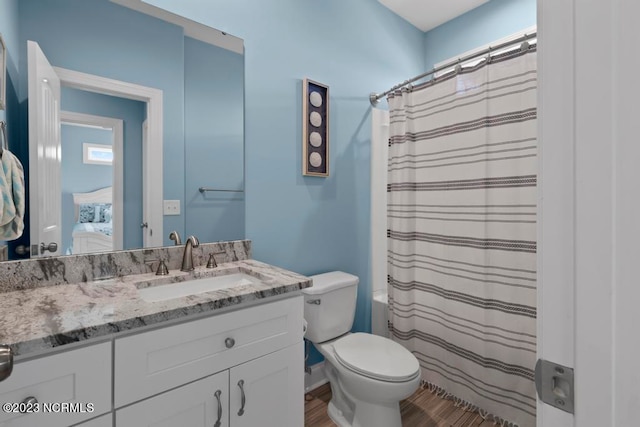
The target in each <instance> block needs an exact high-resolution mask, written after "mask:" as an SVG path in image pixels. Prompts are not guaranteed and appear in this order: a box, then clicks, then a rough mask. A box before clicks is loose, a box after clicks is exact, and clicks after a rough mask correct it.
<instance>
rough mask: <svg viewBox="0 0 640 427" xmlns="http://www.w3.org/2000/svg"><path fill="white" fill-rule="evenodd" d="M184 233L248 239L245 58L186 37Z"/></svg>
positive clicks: (214, 238)
mask: <svg viewBox="0 0 640 427" xmlns="http://www.w3.org/2000/svg"><path fill="white" fill-rule="evenodd" d="M184 67H185V70H184V100H185V102H184V104H185V111H184V125H185V126H184V130H185V138H184V139H185V164H186V168H185V203H186V205H185V235H186V236H188V235H191V234H193V235H195V236H198V238H199V239H200V240H201V241H203V242H215V241H218V240H238V239H243V238H244V236H245V228H244V223H245V204H244V194H243V193H228V192H206V193H200V192H199V191H198V188H200V187H203V186H204V187H212V188H217V189H225V190H242V189H243V180H244V57H243V55H240V54H237V53H234V52H231V51H228V50H225V49H222V48H219V47H216V46H212V45H210V44H207V43H203V42H201V41H198V40H194V39H192V38H189V37H185V46H184Z"/></svg>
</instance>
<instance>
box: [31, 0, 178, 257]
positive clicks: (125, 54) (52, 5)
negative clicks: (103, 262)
mask: <svg viewBox="0 0 640 427" xmlns="http://www.w3.org/2000/svg"><path fill="white" fill-rule="evenodd" d="M19 22H20V29H19V31H20V40H19V43H20V44H19V46H20V67H19V68H20V74H21V75H22V76H24V78H22V79H21V80H20V92H19V93H20V101H21V102H23V103H25V102H24V101H25V100H26V98H27V81H26V75H27V63H26V61H27V55H26V45H27V43H26V42H27V40H34V41H37V42H38V43H39V44H40V47H41V48H42V50H43V52H44V53H45V55H47V57H48V58H49V61H50V62H51V64H52V65H55V66H58V67H63V68H69V69H73V70H77V71H82V72H85V73H90V74H96V75H99V76H103V77H109V78H113V79H118V80H123V81H127V82H131V83H136V84H140V85H144V86H149V87H155V88H158V89H161V90H162V91H163V93H164V152H163V154H164V162H163V163H164V176H165V180H164V198H165V199H176V200H180V202H181V206H184V108H183V105H184V84H183V83H184V66H183V56H184V36H183V30H182V28H180V27H177V26H175V25H172V24H168V23H166V22H164V21H161V20H158V19H155V18H152V17H150V16H147V15H144V14H141V13H137V12H134V11H132V10H130V9H127V8H124V7H121V6H118V5H116V4H115V3H112V2H110V1H107V0H55V1H51V0H29V1H21V2H20V7H19ZM78 34H82V36H78ZM25 104H26V103H25ZM22 111H23V114H25V116H24V117H25V118H24V119H23V120H22V122H23V123H22V126H23V128H24V129H25V130H26V129H27V127H26V121H27V120H26V108H25V107H23V109H22ZM26 138H27V137H26V135H24V136H23V137H22V139H23V141H24V142H23V143H24V144H26V141H27V139H26ZM25 152H26V151H25ZM183 212H184V211H183ZM164 228H165V230H173V229H175V230H179V231H180V232H182V231H184V216H183V215H180V216H166V217H164ZM126 234H127V230H126V229H125V235H126ZM169 243H171V242H170V241H169V239H168V231H167V233H165V244H169Z"/></svg>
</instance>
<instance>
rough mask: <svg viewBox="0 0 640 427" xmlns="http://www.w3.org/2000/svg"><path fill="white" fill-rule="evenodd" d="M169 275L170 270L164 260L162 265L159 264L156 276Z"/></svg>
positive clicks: (161, 261)
mask: <svg viewBox="0 0 640 427" xmlns="http://www.w3.org/2000/svg"><path fill="white" fill-rule="evenodd" d="M167 274H169V269H168V268H167V264H165V263H164V260H162V259H161V260H160V264H158V270H157V271H156V276H166V275H167Z"/></svg>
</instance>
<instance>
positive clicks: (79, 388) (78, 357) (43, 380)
mask: <svg viewBox="0 0 640 427" xmlns="http://www.w3.org/2000/svg"><path fill="white" fill-rule="evenodd" d="M30 398H32V399H35V400H37V402H38V403H37V404H34V405H30V407H29V408H30V409H31V411H29V412H27V413H24V414H22V413H19V412H16V411H15V410H16V408H15V406H14V407H13V408H10V409H11V410H9V411H7V410H4V411H0V427H33V426H47V427H66V426H69V425H72V424H76V423H80V422H82V421H84V420H88V419H89V418H93V417H95V416H97V415H100V414H104V413H107V412H109V411H111V343H110V342H106V343H102V344H95V345H92V346H89V347H84V348H79V349H75V350H71V351H67V352H64V353H58V354H54V355H50V356H46V357H41V358H39V359H34V360H29V361H26V362H20V363H16V365H15V366H14V368H13V373H12V374H11V376H10V377H9V378H7V379H6V380H4V381H3V382H1V383H0V402H1V403H5V402H12V403H19V402H24V401H25V400H26V399H30ZM62 404H65V408H64V409H63V406H62ZM88 404H92V405H91V406H92V407H93V408H89V405H88ZM67 405H68V406H67Z"/></svg>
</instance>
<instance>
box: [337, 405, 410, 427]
mask: <svg viewBox="0 0 640 427" xmlns="http://www.w3.org/2000/svg"><path fill="white" fill-rule="evenodd" d="M355 406H356V411H355V414H354V415H353V421H350V420H348V419H347V418H346V417H345V416H344V414H343V413H342V411H341V410H340V409H338V407H337V406H336V405H335V404H334V403H333V401H330V402H329V406H328V407H327V413H328V414H329V418H331V421H333V422H334V423H335V424H336V425H337V426H338V427H373V426H384V427H402V419H401V418H400V405H399V404H398V403H396V404H395V405H394V404H389V405H379V404H375V405H373V404H370V403H367V402H357V403H356V405H355Z"/></svg>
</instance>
